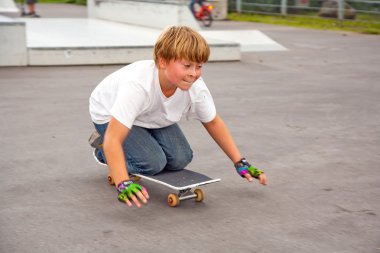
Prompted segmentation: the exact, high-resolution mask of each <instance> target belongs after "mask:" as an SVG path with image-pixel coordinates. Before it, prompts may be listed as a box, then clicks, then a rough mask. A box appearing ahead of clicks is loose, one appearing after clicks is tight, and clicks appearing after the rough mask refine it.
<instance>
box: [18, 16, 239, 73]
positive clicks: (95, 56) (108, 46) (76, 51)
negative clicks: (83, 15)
mask: <svg viewBox="0 0 380 253" xmlns="http://www.w3.org/2000/svg"><path fill="white" fill-rule="evenodd" d="M25 22H26V27H27V29H26V34H27V51H28V65H39V66H44V65H88V64H125V63H131V62H133V61H136V60H142V59H151V58H152V57H153V47H154V44H155V42H156V40H157V38H158V36H159V34H160V33H161V32H162V29H154V28H148V27H142V26H136V25H130V24H125V23H116V22H111V21H105V20H99V19H47V18H45V19H44V18H40V19H25ZM205 39H206V40H207V42H208V43H209V45H210V48H211V57H210V61H236V60H240V46H239V44H237V43H236V42H231V41H225V40H220V39H217V38H211V37H210V38H208V37H207V36H205Z"/></svg>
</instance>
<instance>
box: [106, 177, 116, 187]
mask: <svg viewBox="0 0 380 253" xmlns="http://www.w3.org/2000/svg"><path fill="white" fill-rule="evenodd" d="M107 180H108V183H109V184H110V185H114V184H115V181H113V178H112V177H111V175H108V177H107Z"/></svg>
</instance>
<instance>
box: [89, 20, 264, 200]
mask: <svg viewBox="0 0 380 253" xmlns="http://www.w3.org/2000/svg"><path fill="white" fill-rule="evenodd" d="M209 55H210V48H209V46H208V45H207V43H206V41H205V39H204V38H203V37H202V36H201V35H200V34H199V33H197V32H196V31H194V30H192V29H191V28H189V27H186V26H173V27H170V28H168V29H166V30H165V31H164V32H163V33H162V34H161V35H160V37H159V38H158V40H157V42H156V44H155V47H154V61H153V60H150V61H149V60H147V61H137V62H135V63H132V64H130V65H128V66H126V67H124V68H122V69H120V70H118V71H116V72H114V73H112V74H111V75H109V76H108V77H106V78H105V79H104V80H103V81H102V82H101V83H100V84H99V85H98V86H97V87H96V88H95V90H94V91H93V92H92V94H91V97H90V114H91V118H92V121H93V122H94V125H95V128H96V130H97V131H98V132H99V134H100V136H101V137H102V139H103V145H102V147H101V148H97V149H95V153H94V155H95V158H96V159H97V160H98V161H99V162H101V163H104V164H105V163H106V164H107V165H108V167H109V169H110V173H111V176H112V178H113V179H114V181H115V185H116V188H117V191H118V194H119V196H118V199H119V200H120V201H122V202H125V203H126V204H127V205H128V206H132V203H134V204H135V205H136V206H137V207H140V206H141V203H140V202H143V203H147V200H148V199H149V194H148V192H147V191H146V189H145V188H144V187H142V186H140V185H139V184H138V183H135V182H133V181H132V180H131V179H130V178H129V173H143V174H144V173H145V174H150V175H154V174H157V173H159V172H160V171H162V170H172V171H175V170H182V169H183V168H185V167H186V165H188V164H189V163H190V162H191V160H192V156H193V152H192V150H191V148H190V146H189V143H188V142H187V140H186V138H185V136H184V135H183V133H182V131H181V129H180V128H179V126H178V124H177V122H178V121H179V120H180V119H181V117H182V116H186V117H193V118H196V119H198V120H199V121H201V122H202V124H203V126H204V127H205V128H206V130H207V131H208V133H209V134H210V135H211V137H212V138H213V139H214V140H215V141H216V143H217V144H218V145H219V146H220V147H221V149H222V150H223V151H224V152H225V153H226V155H227V156H228V157H229V158H230V159H231V160H232V162H233V163H234V165H235V168H236V170H237V172H238V173H239V175H241V176H242V177H245V178H246V179H247V180H248V181H250V182H251V181H253V179H252V177H255V178H257V179H258V180H259V181H260V183H261V184H263V185H265V184H266V177H265V174H263V172H262V171H260V170H258V169H256V168H255V167H253V166H251V165H250V164H249V163H248V162H247V161H246V160H245V159H244V158H242V156H241V154H240V152H239V150H238V148H237V147H236V145H235V143H234V141H233V139H232V137H231V135H230V133H229V131H228V129H227V127H226V125H225V124H224V122H223V121H222V119H221V118H220V116H219V115H218V114H217V113H216V109H215V105H214V102H213V100H212V97H211V94H210V92H209V90H208V89H207V87H206V85H205V83H204V82H203V80H202V77H201V74H202V65H203V64H204V63H206V62H207V60H208V57H209Z"/></svg>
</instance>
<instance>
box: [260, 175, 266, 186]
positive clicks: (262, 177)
mask: <svg viewBox="0 0 380 253" xmlns="http://www.w3.org/2000/svg"><path fill="white" fill-rule="evenodd" d="M259 179H260V184H262V185H266V184H267V177H266V176H265V174H261V175H260V178H259Z"/></svg>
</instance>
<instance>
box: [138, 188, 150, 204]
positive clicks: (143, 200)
mask: <svg viewBox="0 0 380 253" xmlns="http://www.w3.org/2000/svg"><path fill="white" fill-rule="evenodd" d="M136 195H137V197H139V199H141V201H142V202H143V203H145V204H146V203H147V202H148V201H147V200H146V198H145V196H144V195H143V194H142V193H141V192H140V191H139V192H137V193H136Z"/></svg>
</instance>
